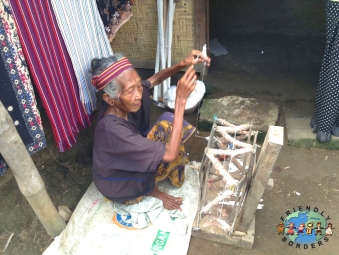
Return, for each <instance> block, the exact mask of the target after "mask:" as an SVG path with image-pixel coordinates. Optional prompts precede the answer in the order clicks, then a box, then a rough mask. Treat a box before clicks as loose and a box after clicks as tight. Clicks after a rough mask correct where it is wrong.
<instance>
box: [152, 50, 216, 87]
mask: <svg viewBox="0 0 339 255" xmlns="http://www.w3.org/2000/svg"><path fill="white" fill-rule="evenodd" d="M198 56H199V58H197V57H198ZM210 61H211V59H210V58H209V57H207V56H205V55H202V52H201V51H199V50H192V51H191V53H190V54H189V55H188V56H187V57H186V58H185V59H184V60H182V61H180V62H179V63H178V64H175V65H173V66H171V67H169V68H166V69H164V70H161V71H160V72H157V73H156V74H154V75H153V76H152V77H150V78H149V79H148V81H150V82H151V88H153V87H154V86H156V85H159V84H160V83H162V82H163V81H164V80H166V79H167V78H168V77H171V76H172V75H173V74H175V73H177V72H179V71H180V70H182V69H184V68H185V67H187V66H190V65H195V64H196V63H203V62H206V64H207V66H209V65H210Z"/></svg>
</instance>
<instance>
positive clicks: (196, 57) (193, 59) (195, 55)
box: [182, 50, 211, 67]
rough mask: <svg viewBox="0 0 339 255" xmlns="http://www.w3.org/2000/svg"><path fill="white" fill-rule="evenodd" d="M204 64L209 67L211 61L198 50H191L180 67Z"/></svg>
mask: <svg viewBox="0 0 339 255" xmlns="http://www.w3.org/2000/svg"><path fill="white" fill-rule="evenodd" d="M204 62H206V65H207V66H210V64H211V59H210V58H209V57H208V56H205V55H203V54H202V51H200V50H192V51H191V53H190V54H189V55H188V56H187V57H186V58H185V59H184V60H183V61H182V65H183V66H185V67H186V66H190V65H195V64H197V63H204Z"/></svg>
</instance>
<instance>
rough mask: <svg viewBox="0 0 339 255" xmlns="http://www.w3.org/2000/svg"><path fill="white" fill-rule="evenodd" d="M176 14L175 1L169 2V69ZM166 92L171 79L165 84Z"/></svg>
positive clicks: (170, 0)
mask: <svg viewBox="0 0 339 255" xmlns="http://www.w3.org/2000/svg"><path fill="white" fill-rule="evenodd" d="M174 12H175V3H174V1H173V0H169V4H168V14H167V31H166V32H167V36H166V40H167V45H166V46H167V67H171V65H172V39H173V18H174ZM165 84H166V90H167V89H169V87H170V86H171V77H168V79H167V80H166V82H165Z"/></svg>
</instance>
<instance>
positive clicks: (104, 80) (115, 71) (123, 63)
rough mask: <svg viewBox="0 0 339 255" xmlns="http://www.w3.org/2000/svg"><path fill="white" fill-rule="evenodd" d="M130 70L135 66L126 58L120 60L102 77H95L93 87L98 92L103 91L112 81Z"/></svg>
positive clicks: (101, 75) (108, 68)
mask: <svg viewBox="0 0 339 255" xmlns="http://www.w3.org/2000/svg"><path fill="white" fill-rule="evenodd" d="M129 68H133V65H132V64H131V63H130V62H129V61H128V59H127V58H126V57H124V58H122V59H119V60H118V61H117V62H115V63H113V64H112V65H110V66H109V67H107V68H106V69H105V70H104V71H103V72H102V73H101V74H100V75H97V76H95V77H93V78H92V85H93V86H94V87H96V88H97V89H98V90H102V89H103V88H105V87H106V86H107V84H108V83H109V82H110V81H112V80H113V79H114V78H115V77H117V76H118V75H119V74H121V73H122V72H123V71H125V70H127V69H129Z"/></svg>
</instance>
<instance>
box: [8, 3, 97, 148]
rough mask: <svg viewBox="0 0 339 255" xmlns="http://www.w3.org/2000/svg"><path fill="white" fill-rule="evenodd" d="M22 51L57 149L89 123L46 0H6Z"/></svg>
mask: <svg viewBox="0 0 339 255" xmlns="http://www.w3.org/2000/svg"><path fill="white" fill-rule="evenodd" d="M9 2H10V5H11V9H12V12H13V16H14V20H15V22H16V25H17V30H18V35H19V38H20V42H21V45H22V48H23V52H24V54H25V57H26V59H27V62H28V66H29V68H30V72H31V76H32V78H33V81H34V83H35V85H36V88H37V90H38V93H39V95H40V98H41V100H42V103H43V105H44V107H45V110H46V112H47V115H48V118H49V120H50V123H51V126H52V129H53V133H54V137H55V140H56V143H57V146H58V148H59V150H60V151H65V150H67V149H69V148H70V147H71V146H72V145H74V144H75V142H76V135H77V134H78V132H79V130H80V129H82V128H85V127H88V126H89V125H90V120H89V117H88V115H87V114H86V112H85V110H84V108H83V106H82V104H81V102H80V100H79V88H78V84H77V80H76V77H75V74H74V70H73V66H72V62H71V60H70V58H69V55H68V53H67V49H66V46H65V44H64V42H63V40H62V36H61V33H60V30H59V28H58V26H57V21H56V18H55V16H54V12H53V9H52V6H51V3H50V2H49V1H45V0H34V1H29V0H23V1H16V0H9Z"/></svg>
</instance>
